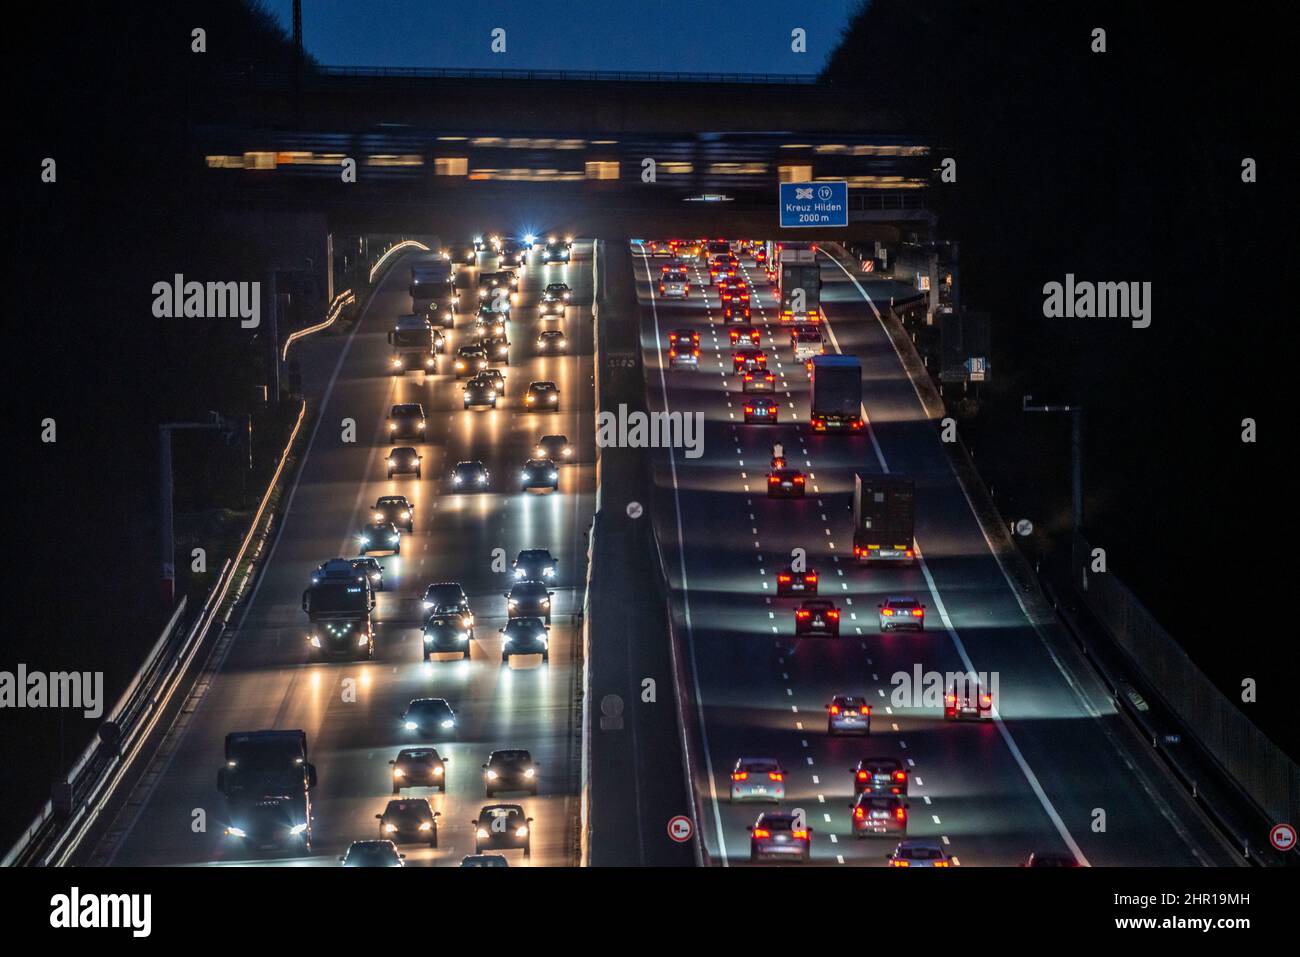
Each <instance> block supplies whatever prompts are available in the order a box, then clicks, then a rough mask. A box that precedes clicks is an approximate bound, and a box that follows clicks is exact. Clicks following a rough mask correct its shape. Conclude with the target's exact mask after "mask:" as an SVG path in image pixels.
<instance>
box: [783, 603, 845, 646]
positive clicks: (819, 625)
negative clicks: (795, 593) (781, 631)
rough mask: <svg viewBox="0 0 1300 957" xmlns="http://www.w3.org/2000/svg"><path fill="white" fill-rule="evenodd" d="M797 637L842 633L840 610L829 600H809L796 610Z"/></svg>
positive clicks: (795, 630)
mask: <svg viewBox="0 0 1300 957" xmlns="http://www.w3.org/2000/svg"><path fill="white" fill-rule="evenodd" d="M794 633H795V634H796V635H814V634H820V635H831V636H833V637H837V636H838V635H839V633H840V610H839V609H838V608H836V607H835V603H834V602H833V601H831V600H830V599H829V598H809V599H808V600H806V601H803V602H801V603H800V604H799V607H798V608H796V609H795V610H794Z"/></svg>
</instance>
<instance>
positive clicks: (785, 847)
mask: <svg viewBox="0 0 1300 957" xmlns="http://www.w3.org/2000/svg"><path fill="white" fill-rule="evenodd" d="M745 830H747V831H749V859H750V860H751V861H770V860H778V861H780V860H790V859H793V860H796V861H798V862H799V863H800V864H806V863H808V862H809V861H810V860H812V828H810V827H808V825H807V824H805V823H804V822H803V821H801V820H800V819H799V818H798V817H796V816H795V815H793V814H782V813H777V812H773V811H764V812H763V813H762V814H760V815H759V816H758V820H756V821H755V822H754V823H753V824H752V825H750V826H749V827H747V828H746V829H745Z"/></svg>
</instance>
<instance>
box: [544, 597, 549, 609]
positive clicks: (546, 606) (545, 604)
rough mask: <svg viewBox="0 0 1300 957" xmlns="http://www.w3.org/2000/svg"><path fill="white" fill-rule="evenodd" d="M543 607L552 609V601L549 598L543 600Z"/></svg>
mask: <svg viewBox="0 0 1300 957" xmlns="http://www.w3.org/2000/svg"><path fill="white" fill-rule="evenodd" d="M542 607H543V608H550V607H551V600H550V599H549V598H543V599H542Z"/></svg>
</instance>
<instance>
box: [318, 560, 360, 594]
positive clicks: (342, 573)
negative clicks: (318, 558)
mask: <svg viewBox="0 0 1300 957" xmlns="http://www.w3.org/2000/svg"><path fill="white" fill-rule="evenodd" d="M360 561H363V559H360V558H331V559H330V560H329V561H325V562H321V563H320V564H319V565H317V566H316V570H315V571H314V572H312V575H311V583H312V584H313V585H319V584H320V583H321V582H323V581H341V582H359V581H361V580H362V579H363V578H365V577H366V573H365V570H364V569H362V568H360V567H359V566H358V565H357V563H358V562H360ZM371 587H372V588H373V587H374V586H373V585H372V586H371Z"/></svg>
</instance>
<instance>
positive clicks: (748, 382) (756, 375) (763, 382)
mask: <svg viewBox="0 0 1300 957" xmlns="http://www.w3.org/2000/svg"><path fill="white" fill-rule="evenodd" d="M740 391H741V392H745V393H756V392H775V391H776V373H775V372H773V371H771V370H770V369H754V370H752V371H750V372H742V373H741V374H740Z"/></svg>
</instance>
